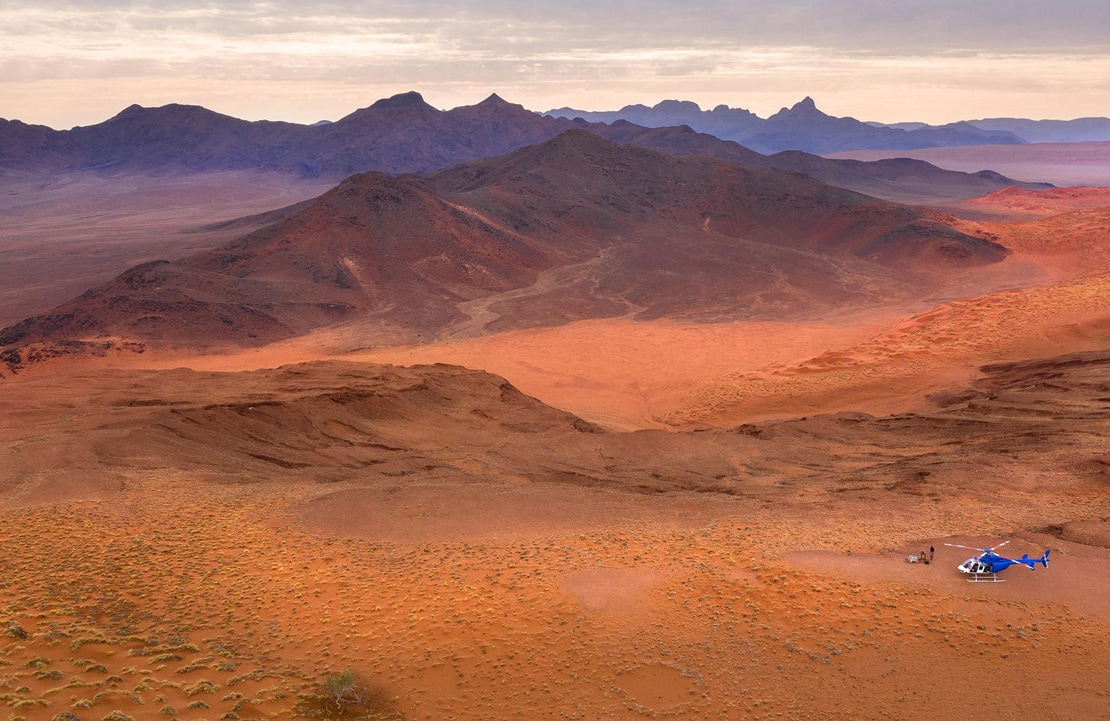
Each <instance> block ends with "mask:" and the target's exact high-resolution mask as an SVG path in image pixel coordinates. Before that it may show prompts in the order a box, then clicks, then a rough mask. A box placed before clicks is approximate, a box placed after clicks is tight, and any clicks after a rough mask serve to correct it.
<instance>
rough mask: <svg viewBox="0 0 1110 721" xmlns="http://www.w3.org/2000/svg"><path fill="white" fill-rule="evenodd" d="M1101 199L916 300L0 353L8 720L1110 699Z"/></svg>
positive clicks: (861, 711)
mask: <svg viewBox="0 0 1110 721" xmlns="http://www.w3.org/2000/svg"><path fill="white" fill-rule="evenodd" d="M279 195H281V196H282V197H283V198H288V200H289V202H293V200H296V199H298V197H297V193H296V192H287V191H286V190H281V191H280V193H279ZM269 197H272V196H267V198H269ZM1097 197H1098V200H1097V201H1096V202H1086V203H1080V204H1077V202H1076V201H1075V199H1074V198H1073V199H1068V198H1062V199H1061V198H1059V197H1058V196H1056V195H1053V194H1051V193H1048V194H1045V195H1043V196H1040V197H1038V198H1033V199H1028V198H1024V197H1023V199H1022V200H1021V206H1020V208H1017V207H1016V206H1015V202H1016V201H1015V199H1014V197H1010V196H1003V197H1001V198H994V199H989V198H988V199H983V200H981V201H978V202H980V203H982V204H988V205H989V204H991V203H994V204H995V205H997V206H999V207H1000V208H1001V210H999V212H1002V211H1003V210H1004V211H1005V212H1017V214H1018V215H1020V218H1018V217H1017V215H1015V216H1013V217H1012V218H1010V219H1008V220H1006V221H997V220H996V221H986V220H982V219H968V220H964V221H961V222H963V223H966V224H967V227H968V228H969V229H971V230H975V231H976V232H989V233H992V234H994V236H996V237H997V239H998V242H1000V243H1002V244H1003V245H1005V246H1007V247H1008V248H1010V249H1011V250H1012V254H1011V256H1010V257H1008V258H1007V260H1005V261H1003V263H1001V264H999V265H998V266H993V267H992V268H991V270H989V272H988V271H985V272H984V274H983V275H974V276H973V275H958V274H954V275H953V276H952V277H951V278H949V279H948V281H947V285H946V286H945V287H944V288H938V295H937V296H936V297H935V298H933V299H932V300H931V301H930V300H928V299H925V300H917V301H914V302H912V303H907V304H905V305H898V304H895V305H891V306H889V307H873V308H870V309H857V310H852V311H850V312H837V313H829V314H826V315H819V316H814V317H811V318H808V319H801V320H797V321H796V322H789V323H786V322H740V321H737V322H728V323H720V324H694V323H679V322H675V321H665V320H664V321H651V322H634V321H631V320H628V319H622V318H615V319H608V320H588V321H583V322H579V323H572V324H568V325H563V326H558V327H551V328H539V329H525V330H510V331H506V332H503V333H495V334H490V335H484V336H480V337H465V336H460V337H457V338H446V339H443V340H440V341H437V342H435V343H429V344H424V345H407V346H403V347H390V348H373V347H370V348H368V347H366V344H365V342H364V336H363V335H362V334H360V332H359V329H358V328H353V327H342V326H340V327H333V328H327V329H323V330H319V331H316V332H314V333H312V334H309V335H305V336H303V337H299V338H295V339H292V340H287V341H282V342H279V343H275V344H271V345H267V346H264V347H261V348H256V349H248V350H239V351H235V352H219V351H215V350H210V351H207V352H205V353H204V354H197V353H190V352H188V351H187V349H181V348H177V349H172V348H166V349H158V348H154V347H150V348H147V349H146V350H145V352H143V353H141V354H140V353H134V352H130V351H126V350H111V351H108V352H106V353H105V354H104V355H103V356H102V357H98V356H75V357H60V358H55V359H53V360H46V361H44V362H41V363H36V364H33V365H29V366H27V367H25V368H20V369H19V372H18V373H16V374H13V373H11V372H10V370H6V371H5V372H4V378H2V379H0V384H2V388H3V393H2V394H0V430H2V433H3V437H4V439H5V441H4V443H3V444H2V445H0V535H2V540H3V543H2V552H0V700H3V702H4V704H5V711H6V713H7V716H6V718H12V719H15V718H25V719H39V718H44V719H51V718H63V719H65V718H80V719H104V718H116V719H119V718H128V717H129V718H134V719H156V718H182V719H220V718H226V719H233V718H240V719H247V718H258V719H262V718H291V717H295V716H296V715H297V714H298V713H300V714H306V713H312V712H313V711H319V710H321V709H324V710H325V711H326V710H327V708H328V706H327V704H326V701H325V700H323V697H322V696H321V684H322V683H323V682H324V681H325V679H326V678H327V676H328V675H329V674H333V673H336V672H338V671H341V670H343V669H351V670H352V671H354V672H355V673H356V674H357V675H358V676H359V677H360V678H361V679H363V682H362V683H363V684H364V688H366V689H368V690H369V691H368V693H367V695H366V698H367V699H368V701H367V703H366V704H364V705H363V706H360V707H358V709H355V708H354V707H352V708H351V712H352V713H351V714H350V715H349V716H348V717H354V711H355V710H357V711H358V712H359V713H362V714H364V715H367V717H370V718H390V719H392V718H404V719H445V718H456V719H493V718H497V719H501V718H504V719H540V718H553V719H554V718H564V719H567V718H569V719H601V718H612V719H643V718H721V719H760V718H763V719H770V718H790V719H807V718H810V719H830V718H832V719H840V718H842V719H861V718H862V719H888V718H899V719H953V718H963V719H997V718H1016V717H1027V718H1035V719H1098V718H1107V717H1110V694H1108V692H1107V689H1108V688H1110V663H1108V661H1110V600H1108V599H1110V550H1108V548H1110V525H1108V523H1110V521H1108V519H1110V494H1108V493H1107V488H1108V486H1107V483H1108V482H1110V470H1108V469H1110V455H1108V453H1110V444H1108V443H1107V439H1108V438H1110V425H1108V422H1110V414H1108V408H1107V404H1106V403H1107V402H1106V398H1107V394H1108V393H1110V390H1108V389H1110V371H1108V368H1110V360H1108V359H1107V358H1106V355H1105V353H1104V352H1103V353H1100V351H1104V350H1105V349H1106V348H1108V347H1110V311H1108V310H1107V309H1108V308H1110V257H1107V254H1106V250H1105V238H1106V233H1107V232H1110V224H1108V223H1107V220H1106V218H1107V213H1108V212H1110V210H1107V208H1108V206H1110V203H1107V204H1103V203H1102V200H1101V198H1103V197H1104V196H1101V195H1099V196H1097ZM262 200H263V198H259V199H258V201H259V202H260V203H261V201H262ZM1033 201H1035V202H1033ZM207 202H208V200H206V199H198V203H197V207H201V206H203V205H204V204H206V203H207ZM253 203H254V201H251V204H253ZM1054 203H1055V204H1056V205H1054ZM262 209H263V208H261V207H257V208H253V210H254V211H261V210H262ZM997 209H998V208H996V210H997ZM27 212H30V211H27ZM56 212H57V213H58V215H59V217H58V219H57V222H58V223H59V224H60V227H72V225H73V224H75V223H77V222H78V219H79V216H80V213H81V212H83V211H78V210H74V211H72V212H71V213H70V214H69V215H66V214H65V213H62V212H58V211H57V210H56V208H55V209H52V210H51V211H50V217H53V214H54V213H56ZM128 217H134V218H137V219H138V220H136V221H135V222H136V223H138V222H140V221H141V219H142V218H144V217H147V216H145V215H144V214H143V212H136V213H135V214H134V216H128V215H127V214H126V213H124V214H123V215H122V216H121V217H120V218H119V219H117V220H114V221H113V223H114V224H115V225H113V230H112V233H116V232H117V230H115V228H117V227H118V228H123V227H126V225H127V222H128V220H127V219H128ZM969 217H970V214H969ZM196 218H197V216H196V213H195V211H187V212H186V211H183V212H182V214H181V215H180V216H179V219H178V220H173V219H168V218H166V217H159V218H157V219H156V220H157V222H158V223H159V224H160V227H162V228H163V229H166V230H167V231H168V230H169V229H171V228H178V227H180V226H185V225H188V226H192V225H193V224H194V223H195V221H196ZM23 222H25V223H27V224H29V226H35V227H39V228H43V229H44V228H45V227H46V226H45V225H43V224H45V223H46V222H47V221H46V216H44V217H42V218H40V217H38V216H33V214H31V215H28V216H26V217H25V219H24V221H23ZM142 222H145V221H142ZM174 223H177V226H175V225H174ZM25 227H28V226H25ZM43 232H45V231H43ZM174 232H176V230H175V231H174ZM5 242H6V243H7V245H6V246H5V247H6V248H12V247H14V246H13V245H12V242H11V240H10V237H9V239H8V240H6V241H5ZM121 242H122V241H121ZM211 242H212V244H213V245H214V244H215V243H216V240H212V241H211ZM210 247H211V246H210ZM13 252H16V251H13ZM146 252H147V251H146V250H144V251H143V253H146ZM143 253H139V254H137V255H135V256H134V257H135V259H136V260H138V259H142V258H144V257H148V256H145V255H144V254H143ZM940 291H943V292H940ZM43 298H44V300H42V301H41V302H42V303H45V302H46V301H45V296H43ZM7 307H8V308H9V309H19V308H22V310H19V312H21V313H25V312H27V307H25V306H20V305H19V303H16V302H14V301H8V306H7ZM10 312H13V313H14V312H15V310H11V311H10ZM1064 354H1078V355H1070V356H1065V357H1064V358H1062V359H1059V360H1056V361H1051V362H1045V363H1041V364H1039V365H1038V364H1036V363H1022V361H1025V360H1026V359H1035V358H1047V357H1055V356H1062V355H1064ZM381 363H389V364H396V365H400V366H413V365H416V364H435V363H445V364H454V365H460V366H465V367H467V368H470V369H475V372H472V373H470V372H464V371H461V370H459V369H457V368H454V367H452V366H435V365H426V366H421V367H415V368H391V367H383V366H380V365H378V364H381ZM989 364H994V365H993V366H991V365H989ZM983 366H989V367H987V368H986V369H985V370H984V369H983ZM477 371H487V372H488V373H492V374H495V375H494V376H491V375H488V374H486V373H480V372H477ZM502 379H504V380H502ZM509 384H511V385H509ZM516 389H519V391H520V392H518V391H517V390H516ZM826 414H828V415H826ZM1006 539H1010V544H1009V545H1008V546H1007V547H1006V548H1005V549H1003V550H1006V551H1009V552H1011V553H1012V554H1013V555H1020V554H1022V553H1028V554H1029V555H1030V556H1039V555H1040V553H1041V552H1043V550H1044V549H1045V548H1051V549H1052V563H1051V565H1050V566H1049V568H1047V569H1044V568H1040V567H1038V568H1037V569H1036V570H1035V571H1033V572H1030V571H1028V570H1026V569H1024V568H1021V567H1016V568H1012V569H1010V570H1008V571H1006V572H1005V573H1004V574H1003V575H1002V576H1001V578H1004V579H1006V582H1005V583H997V584H969V583H966V582H965V579H964V578H963V577H962V576H961V575H960V574H958V572H957V571H956V570H955V566H956V565H957V564H958V563H960V562H962V561H963V560H965V559H966V558H967V557H968V556H969V555H970V552H967V551H964V550H962V549H956V548H951V547H949V546H946V545H945V544H946V543H954V544H961V545H966V546H974V547H987V546H989V545H993V544H995V543H998V542H1000V541H1002V540H1006ZM930 546H932V547H935V549H936V553H935V558H934V559H933V562H932V563H930V564H927V565H926V564H909V563H907V562H906V561H905V558H906V556H907V555H908V554H910V553H916V552H918V551H919V550H921V549H924V548H928V547H930ZM370 700H372V703H371V702H370ZM113 713H115V714H116V715H115V716H112V714H113ZM65 714H70V715H69V716H67V715H65Z"/></svg>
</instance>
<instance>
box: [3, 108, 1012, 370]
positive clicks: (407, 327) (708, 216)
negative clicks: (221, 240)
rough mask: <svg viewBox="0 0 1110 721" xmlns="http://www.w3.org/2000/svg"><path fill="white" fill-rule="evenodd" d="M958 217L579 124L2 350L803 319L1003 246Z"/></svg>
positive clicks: (317, 212)
mask: <svg viewBox="0 0 1110 721" xmlns="http://www.w3.org/2000/svg"><path fill="white" fill-rule="evenodd" d="M950 220H951V219H949V218H947V217H946V216H943V215H941V214H939V213H935V212H932V211H927V210H923V209H918V208H911V207H908V206H901V205H894V204H890V203H887V202H883V201H880V200H877V199H875V198H871V197H867V196H864V195H860V194H858V193H855V192H852V191H850V190H845V189H842V188H838V187H834V186H831V185H827V184H825V183H822V182H820V181H817V180H814V179H812V178H810V177H807V176H805V175H801V174H798V173H789V172H783V171H779V170H775V169H770V168H763V167H758V166H752V165H744V164H740V163H732V162H724V161H720V160H716V159H713V158H708V157H704V156H689V157H675V156H673V155H668V154H665V153H661V152H658V151H654V150H648V149H644V148H639V147H635V146H630V145H622V144H618V143H615V142H612V141H609V140H606V139H604V138H601V137H599V136H598V135H596V134H594V133H591V132H587V131H584V130H579V129H575V130H570V131H567V132H564V133H561V134H559V135H557V136H556V137H554V138H552V139H550V140H547V141H544V142H541V143H538V144H534V145H530V146H526V147H524V148H522V149H519V150H516V151H514V152H512V153H509V154H507V155H503V156H499V157H495V158H487V159H480V160H474V161H470V162H467V163H463V164H460V165H457V166H454V167H452V168H449V169H445V170H441V171H438V172H434V173H431V174H426V175H424V176H415V175H402V176H399V177H393V176H390V175H387V174H384V173H380V172H369V173H363V174H358V175H354V176H352V177H350V178H348V179H347V180H345V181H343V182H342V183H341V184H339V185H338V186H337V187H335V188H334V189H332V190H331V191H329V192H327V193H325V194H324V195H323V196H321V197H320V198H318V199H317V200H316V201H314V202H312V203H309V204H307V205H305V206H299V207H298V208H295V209H291V210H290V211H289V213H288V214H287V215H286V217H285V218H284V219H282V220H280V221H278V222H277V223H274V224H272V225H270V226H267V227H265V228H263V229H261V230H258V231H255V232H253V233H249V234H247V235H245V236H243V237H241V238H239V239H237V240H235V241H232V242H231V243H228V244H226V245H224V246H222V247H219V248H216V249H214V250H211V251H205V252H201V253H198V254H195V255H192V256H189V257H187V258H184V259H182V260H180V261H176V262H166V261H155V262H151V263H146V264H143V265H139V266H137V267H135V268H132V269H130V270H128V271H127V272H125V273H123V274H122V275H120V276H119V277H118V278H116V279H114V280H112V281H110V282H108V283H106V284H103V285H101V286H98V287H96V288H93V289H91V290H89V291H88V292H86V293H84V294H83V295H81V296H79V297H78V298H75V299H74V300H72V301H70V302H68V303H65V304H63V305H62V306H60V307H58V308H56V309H54V310H53V311H52V312H50V313H48V314H45V315H41V316H36V317H33V318H30V319H27V320H25V321H23V322H21V323H18V324H16V325H14V326H11V327H9V328H6V329H4V330H2V331H0V345H4V346H17V347H18V346H24V345H26V344H28V343H35V342H42V341H51V342H53V341H60V340H80V341H84V340H89V339H103V338H117V339H118V338H123V339H129V340H139V341H153V342H160V343H170V344H174V343H184V344H189V345H193V346H196V345H201V346H205V345H209V346H210V345H213V344H217V345H218V344H221V343H229V344H246V345H258V344H264V343H267V342H270V341H274V340H278V339H281V338H288V337H291V336H295V335H300V334H303V333H305V332H307V331H309V330H312V329H313V328H317V327H321V326H325V325H334V324H342V323H345V322H356V321H357V323H358V324H359V326H360V327H361V328H369V329H375V331H374V334H373V335H374V336H375V338H376V339H377V340H378V341H382V340H384V341H388V342H399V341H412V340H415V339H417V338H423V339H428V338H430V337H442V336H445V335H450V334H456V335H457V334H464V335H466V334H481V333H486V332H491V331H498V330H505V329H511V328H521V327H534V326H549V325H559V324H562V323H565V322H570V321H573V320H579V319H585V318H604V317H614V316H631V317H633V318H635V319H641V320H646V319H658V318H673V319H683V320H693V321H715V320H727V319H740V318H747V319H771V318H776V319H781V318H788V317H797V316H799V315H805V314H807V313H813V312H817V311H821V310H827V309H829V308H838V307H850V306H856V305H860V304H868V303H875V302H884V303H889V302H894V301H897V300H898V299H905V298H911V297H914V296H915V294H917V293H919V292H920V291H921V289H922V288H923V287H929V285H930V280H929V279H930V273H931V272H932V271H939V272H947V271H950V270H951V269H953V268H962V267H969V266H976V265H983V264H989V263H993V262H996V261H998V260H1001V259H1002V258H1003V257H1004V256H1005V255H1006V253H1007V251H1006V250H1005V249H1004V248H1002V247H1001V246H999V245H997V244H995V243H993V242H991V241H989V240H986V239H983V238H978V237H973V236H969V235H966V234H964V233H961V232H959V231H957V230H955V229H954V228H953V227H952V226H951V224H950ZM676 268H681V269H682V272H681V273H679V272H675V269H676ZM9 360H10V359H9Z"/></svg>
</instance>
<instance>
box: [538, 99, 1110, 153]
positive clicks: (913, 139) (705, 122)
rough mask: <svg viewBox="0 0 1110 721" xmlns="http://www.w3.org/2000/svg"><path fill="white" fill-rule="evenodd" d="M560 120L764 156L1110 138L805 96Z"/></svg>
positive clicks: (554, 113)
mask: <svg viewBox="0 0 1110 721" xmlns="http://www.w3.org/2000/svg"><path fill="white" fill-rule="evenodd" d="M546 114H547V115H549V116H551V117H556V118H582V119H584V120H587V121H591V122H603V123H612V122H615V121H618V120H626V121H628V122H632V123H636V124H639V125H643V126H646V127H663V126H672V125H688V126H690V127H691V128H693V129H695V130H698V131H700V132H704V133H710V134H711V135H715V136H717V137H719V138H722V139H725V140H735V141H736V142H738V143H741V144H743V145H745V146H746V147H748V148H751V149H752V150H756V151H758V152H760V153H777V152H780V151H784V150H802V151H806V152H810V153H836V152H844V151H848V150H914V149H918V148H934V147H950V146H959V145H1012V144H1020V143H1044V142H1051V143H1055V142H1086V141H1096V140H1110V118H1079V119H1076V120H1026V119H1020V118H987V119H982V120H967V121H960V122H956V123H948V124H946V125H929V124H927V123H889V124H884V123H876V122H861V121H859V120H856V119H855V118H850V117H842V118H838V117H834V116H831V115H827V114H826V113H823V112H821V111H820V110H819V109H818V108H817V106H816V104H815V103H814V101H813V99H812V98H809V97H806V98H804V99H803V100H801V101H799V102H798V103H796V104H795V105H794V106H792V107H790V108H782V109H781V110H779V111H778V112H777V113H775V114H774V115H771V116H770V117H768V118H766V119H764V118H760V117H759V116H757V115H755V114H754V113H752V112H750V111H748V110H744V109H743V108H730V107H728V106H727V105H718V106H717V107H715V108H713V109H712V110H702V109H701V107H700V106H699V105H698V104H697V103H694V102H691V101H688V100H664V101H662V102H660V103H658V104H656V105H654V106H651V107H648V106H646V105H639V104H637V105H626V106H625V107H623V108H621V109H620V110H611V111H595V112H591V111H585V110H576V109H574V108H566V107H564V108H557V109H554V110H549V111H547V113H546Z"/></svg>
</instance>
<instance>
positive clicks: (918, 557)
mask: <svg viewBox="0 0 1110 721" xmlns="http://www.w3.org/2000/svg"><path fill="white" fill-rule="evenodd" d="M935 552H936V549H935V548H933V547H932V546H929V552H928V553H925V551H922V552H921V553H911V554H910V555H908V556H906V561H908V562H909V563H930V562H931V561H932V560H933V554H934V553H935Z"/></svg>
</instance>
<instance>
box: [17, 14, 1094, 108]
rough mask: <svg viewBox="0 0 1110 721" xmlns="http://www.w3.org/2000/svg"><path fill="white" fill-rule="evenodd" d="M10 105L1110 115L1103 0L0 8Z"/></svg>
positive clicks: (56, 106) (48, 106)
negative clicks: (693, 106) (395, 99)
mask: <svg viewBox="0 0 1110 721" xmlns="http://www.w3.org/2000/svg"><path fill="white" fill-rule="evenodd" d="M0 28H2V29H3V33H2V34H0V98H2V99H0V117H9V118H11V117H17V118H21V119H25V120H28V121H34V122H43V123H47V124H51V125H54V126H56V127H65V126H68V125H73V124H87V123H90V122H98V121H99V120H102V119H104V118H105V117H107V116H108V115H111V114H113V113H114V112H116V111H118V110H119V109H121V108H122V107H124V106H125V105H127V104H130V103H132V102H139V103H141V104H144V105H158V104H164V103H168V102H187V103H196V104H202V105H206V106H208V107H212V108H213V109H217V110H220V111H221V112H226V113H229V114H232V115H236V116H239V117H246V118H258V117H271V118H275V119H289V120H296V121H302V122H311V121H313V120H316V119H319V118H322V117H331V118H335V117H338V116H340V115H343V114H346V113H348V112H350V111H352V110H354V109H355V108H357V107H359V106H362V105H366V104H368V103H370V102H372V101H373V100H375V99H377V98H379V97H382V96H386V95H390V94H393V93H395V92H401V91H405V90H412V89H415V90H419V91H421V92H422V93H424V95H425V97H426V98H427V99H428V100H429V102H432V103H433V104H435V105H438V106H440V107H453V106H455V105H459V104H466V103H472V102H476V101H477V100H480V99H481V98H482V97H484V96H485V95H487V94H489V93H490V92H494V91H496V92H498V93H499V94H501V95H502V96H504V97H506V98H507V99H509V100H512V101H514V102H519V103H522V104H524V105H525V106H527V107H530V108H533V109H546V108H550V107H556V106H561V105H572V106H576V107H582V108H585V109H614V108H616V107H619V106H621V105H623V104H626V103H630V102H648V103H651V102H655V101H657V100H660V99H663V98H682V99H689V100H695V101H697V102H700V103H702V104H703V106H710V107H711V106H713V105H716V104H717V103H726V104H729V105H732V106H734V107H736V106H738V107H746V108H749V109H751V110H754V111H755V112H757V113H759V114H761V115H767V114H769V113H770V112H774V111H775V110H777V109H778V107H779V106H781V105H783V104H789V103H792V102H794V101H795V100H797V99H799V98H800V97H802V96H803V95H813V96H814V97H816V98H817V99H818V102H819V104H820V105H821V107H822V108H823V109H825V110H827V111H829V112H832V113H834V114H851V115H855V116H858V117H864V118H868V119H879V120H887V121H894V120H929V121H948V120H956V119H959V118H967V117H982V116H983V115H1004V114H1021V115H1027V116H1033V117H1073V116H1076V115H1093V114H1099V115H1110V40H1108V33H1106V28H1110V3H1107V2H1103V1H1102V0H1098V1H1097V2H1096V1H1090V2H1087V1H1084V0H1065V1H1063V2H1055V3H1034V2H1026V1H1024V0H1010V1H1009V2H989V1H987V2H970V3H969V2H949V1H947V0H936V1H934V2H913V1H910V0H905V1H899V2H891V1H889V0H883V1H881V2H880V1H879V0H851V1H849V0H825V1H823V2H819V1H817V0H811V1H809V2H789V1H787V0H778V1H777V2H767V1H764V0H759V1H755V0H752V1H749V2H723V1H710V2H681V3H680V2H662V1H660V0H656V1H654V2H652V1H648V2H604V1H601V0H597V1H595V2H578V1H577V0H576V1H573V2H564V3H559V4H552V3H527V2H500V1H490V2H482V3H479V2H469V3H458V2H454V3H447V2H442V3H440V2H423V3H420V2H417V3H378V2H357V3H356V2H320V3H313V2H288V1H286V0H278V1H276V2H264V3H263V2H207V3H202V2H168V3H158V4H153V3H136V2H121V1H116V2H112V1H108V0H104V1H96V0H91V1H86V2H51V1H50V0H39V1H38V2H35V3H33V4H32V3H27V2H4V1H3V0H0Z"/></svg>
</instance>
